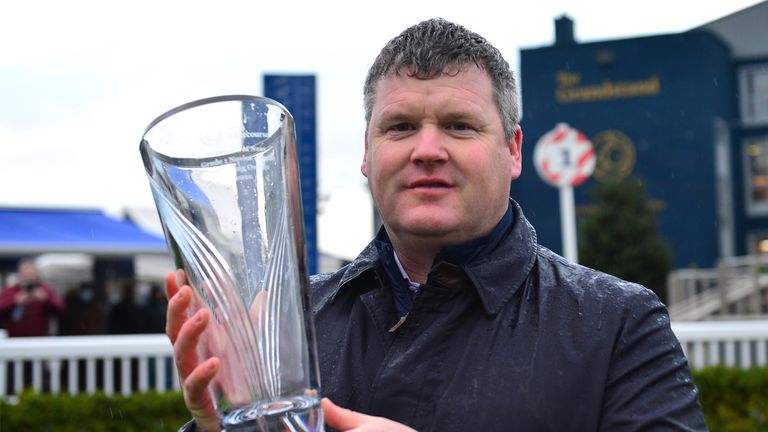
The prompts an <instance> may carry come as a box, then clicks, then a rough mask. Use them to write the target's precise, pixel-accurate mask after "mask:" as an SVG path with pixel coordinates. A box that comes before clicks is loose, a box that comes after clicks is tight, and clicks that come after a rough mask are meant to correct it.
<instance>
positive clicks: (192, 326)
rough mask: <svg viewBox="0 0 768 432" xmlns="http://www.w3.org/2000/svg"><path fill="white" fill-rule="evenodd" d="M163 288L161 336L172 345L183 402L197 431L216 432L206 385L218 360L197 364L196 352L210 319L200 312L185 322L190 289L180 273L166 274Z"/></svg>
mask: <svg viewBox="0 0 768 432" xmlns="http://www.w3.org/2000/svg"><path fill="white" fill-rule="evenodd" d="M180 285H181V287H179V286H180ZM165 288H166V293H167V294H168V319H167V320H166V326H165V333H166V334H167V335H168V337H169V338H170V339H171V344H173V358H174V359H175V360H176V368H177V369H178V370H179V375H180V379H181V387H182V390H183V393H184V403H185V404H186V405H187V409H189V412H190V413H192V416H193V417H194V418H195V423H196V425H197V430H198V431H201V432H213V431H220V430H221V427H220V426H219V418H218V416H217V415H216V409H215V408H214V406H213V401H212V400H211V396H210V393H208V391H207V388H208V384H209V383H210V382H211V380H212V379H213V377H214V375H216V372H218V370H219V366H220V361H219V359H218V358H216V357H211V358H209V359H208V360H206V361H204V362H203V363H199V364H198V358H197V353H196V349H197V344H198V342H199V340H200V335H201V334H202V333H203V331H204V330H205V327H206V326H207V325H208V321H209V320H210V312H208V310H206V309H201V310H199V311H197V312H196V313H195V314H194V315H193V316H192V317H190V318H189V319H187V310H188V309H189V305H190V302H191V300H192V288H190V287H189V286H188V285H186V276H185V275H184V272H183V271H182V270H179V271H178V272H176V273H174V272H172V273H168V274H167V275H166V277H165Z"/></svg>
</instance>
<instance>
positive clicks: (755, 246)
mask: <svg viewBox="0 0 768 432" xmlns="http://www.w3.org/2000/svg"><path fill="white" fill-rule="evenodd" d="M747 248H748V249H747V253H748V254H750V255H752V254H758V255H765V254H768V232H766V231H752V232H750V233H748V234H747Z"/></svg>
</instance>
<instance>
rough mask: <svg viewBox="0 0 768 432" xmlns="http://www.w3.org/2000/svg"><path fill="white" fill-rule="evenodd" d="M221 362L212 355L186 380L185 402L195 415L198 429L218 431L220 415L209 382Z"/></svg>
mask: <svg viewBox="0 0 768 432" xmlns="http://www.w3.org/2000/svg"><path fill="white" fill-rule="evenodd" d="M220 365H221V362H220V361H219V359H218V358H216V357H212V358H209V359H208V360H206V361H204V362H203V363H201V364H200V365H199V366H198V367H196V368H195V369H194V370H193V371H192V372H191V373H190V374H189V376H188V377H187V378H186V379H185V380H184V403H185V404H186V405H187V408H188V409H189V412H190V413H192V416H193V417H195V423H196V425H197V430H199V431H217V430H220V427H219V417H218V416H217V415H216V409H215V408H214V406H213V402H212V401H211V396H210V393H208V390H207V389H208V384H210V383H211V380H212V379H213V377H214V376H215V375H216V373H217V372H218V371H219V367H220Z"/></svg>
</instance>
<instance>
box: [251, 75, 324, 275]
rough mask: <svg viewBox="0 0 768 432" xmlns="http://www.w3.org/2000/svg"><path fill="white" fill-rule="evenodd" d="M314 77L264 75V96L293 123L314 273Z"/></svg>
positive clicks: (315, 145) (311, 270) (315, 234)
mask: <svg viewBox="0 0 768 432" xmlns="http://www.w3.org/2000/svg"><path fill="white" fill-rule="evenodd" d="M315 83H316V80H315V76H314V75H264V96H266V97H268V98H270V99H274V100H276V101H278V102H280V103H281V104H283V105H284V106H285V107H286V108H287V109H288V111H290V112H291V115H293V119H294V121H295V123H296V142H297V144H296V145H297V152H298V157H299V173H300V176H301V201H302V206H303V208H304V234H305V237H306V247H307V265H308V267H309V272H310V273H311V274H314V273H317V261H318V257H317V133H316V131H317V121H316V119H317V116H316V112H315V107H316V95H317V91H316V84H315Z"/></svg>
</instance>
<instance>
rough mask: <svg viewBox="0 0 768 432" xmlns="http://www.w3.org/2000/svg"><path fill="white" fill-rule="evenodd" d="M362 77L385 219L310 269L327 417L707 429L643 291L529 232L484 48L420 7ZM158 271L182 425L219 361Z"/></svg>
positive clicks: (511, 122)
mask: <svg viewBox="0 0 768 432" xmlns="http://www.w3.org/2000/svg"><path fill="white" fill-rule="evenodd" d="M510 29H511V30H510V31H514V26H513V25H512V26H510ZM363 93H364V106H365V119H366V133H365V140H364V142H365V153H364V157H363V162H362V166H361V171H362V173H363V175H364V176H365V177H367V179H368V182H369V185H370V189H371V195H372V196H373V199H374V202H375V204H376V207H377V209H378V210H379V212H380V214H381V218H382V221H383V223H384V226H383V228H382V229H381V230H380V231H379V233H378V235H377V236H376V238H375V239H373V241H372V242H371V243H370V244H369V245H368V246H367V247H366V248H365V249H364V250H363V252H362V253H361V254H360V255H359V256H358V257H357V258H356V259H355V261H354V262H353V263H352V264H350V265H348V266H345V267H344V268H342V269H340V270H339V271H337V272H335V273H333V274H327V275H321V276H316V277H313V278H312V279H311V283H312V291H311V296H312V301H313V312H314V317H315V324H316V328H317V346H318V357H319V366H320V377H321V382H322V392H323V395H324V396H326V397H327V398H328V399H325V400H324V401H323V410H324V415H325V417H324V418H325V421H326V424H327V425H328V426H329V427H330V428H333V429H335V430H340V431H357V432H363V431H369V432H406V431H413V430H418V431H420V432H460V431H461V432H468V431H472V432H474V431H498V432H504V431H525V432H538V431H540V432H545V431H558V432H559V431H567V432H580V431H584V432H587V431H589V432H594V431H641V430H642V431H704V430H706V429H707V427H706V424H705V423H704V418H703V415H702V412H701V406H700V405H699V402H698V397H697V390H696V386H695V384H694V383H693V380H692V378H691V373H690V370H689V368H688V365H687V360H686V358H685V355H684V354H683V351H682V349H681V346H680V343H679V342H678V340H677V338H676V337H675V334H674V333H673V332H672V330H671V327H670V322H669V315H668V313H667V310H666V308H665V306H664V305H663V304H662V303H661V302H660V301H659V299H658V297H657V296H656V295H655V294H654V293H653V292H652V291H650V290H648V289H646V288H644V287H642V286H640V285H637V284H634V283H630V282H626V281H623V280H620V279H618V278H616V277H613V276H611V275H608V274H605V273H601V272H598V271H595V270H592V269H589V268H586V267H583V266H579V265H577V264H574V263H572V262H569V261H567V260H566V259H564V258H563V257H561V256H558V255H556V254H555V253H553V252H552V251H550V250H548V249H547V248H545V247H543V246H541V245H540V244H538V242H537V240H536V232H535V230H534V228H533V227H532V226H531V225H530V224H529V223H528V221H527V220H526V218H525V215H524V214H523V210H522V208H521V207H520V205H518V203H517V202H515V201H514V200H513V199H511V198H510V189H511V182H512V181H513V180H515V179H516V178H518V176H519V175H520V174H521V169H522V153H521V152H522V140H523V134H522V130H521V128H520V125H519V122H520V114H519V108H518V102H517V90H516V84H515V80H514V77H513V75H512V71H511V70H510V68H509V64H508V63H507V62H506V61H505V60H504V59H503V57H502V55H501V53H500V52H499V50H498V49H496V48H495V47H493V46H492V45H491V44H490V43H489V42H488V41H487V40H486V39H485V38H483V37H482V36H480V35H478V34H477V33H474V32H471V31H469V30H467V29H466V28H464V27H463V26H460V25H458V24H454V23H451V22H448V21H446V20H443V19H432V20H428V21H425V22H422V23H420V24H418V25H415V26H413V27H410V28H408V29H406V30H405V31H404V32H403V33H402V34H401V35H399V36H397V37H396V38H394V39H392V40H391V41H390V42H389V43H388V44H387V45H386V46H385V47H384V48H383V49H382V50H381V52H380V54H379V56H378V57H377V58H376V60H375V61H374V63H373V66H372V67H371V68H370V70H369V72H368V77H367V79H366V83H365V86H364V92H363ZM536 96H537V95H531V97H536ZM550 96H551V95H538V97H550ZM553 121H554V120H553ZM553 211H557V210H556V209H553ZM179 276H180V275H179ZM166 282H167V290H168V295H169V297H170V301H169V305H168V326H167V334H168V336H169V338H170V339H171V342H172V343H173V345H174V357H175V358H176V362H177V365H178V369H179V372H180V376H181V381H182V383H183V385H182V388H183V389H184V400H185V402H186V404H187V407H188V408H189V410H190V412H191V413H192V415H193V417H194V420H195V421H194V423H193V424H190V425H189V426H186V427H187V428H189V429H192V427H196V428H197V430H200V431H217V430H219V424H218V418H217V416H216V412H215V410H214V409H213V401H212V400H211V396H210V393H209V392H208V391H207V390H206V389H207V385H208V383H209V382H210V380H211V379H212V377H213V376H215V374H216V373H217V371H218V369H219V368H220V367H221V366H222V365H221V361H220V359H218V358H215V357H214V358H209V359H207V360H205V361H204V362H202V363H199V364H198V362H197V361H196V357H195V347H196V341H197V340H198V338H199V337H200V335H201V334H202V332H203V331H204V329H205V328H206V326H207V324H208V322H209V321H210V319H211V315H210V312H209V311H207V310H206V309H201V310H198V311H197V312H196V313H195V314H194V315H193V316H191V317H188V316H187V310H188V308H189V305H190V301H191V299H192V292H191V288H190V287H189V286H187V285H185V280H184V278H183V277H179V278H178V279H177V277H176V275H174V274H170V275H169V276H168V278H167V279H166ZM331 400H333V401H334V402H331ZM336 404H338V405H336ZM341 407H345V408H341Z"/></svg>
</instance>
